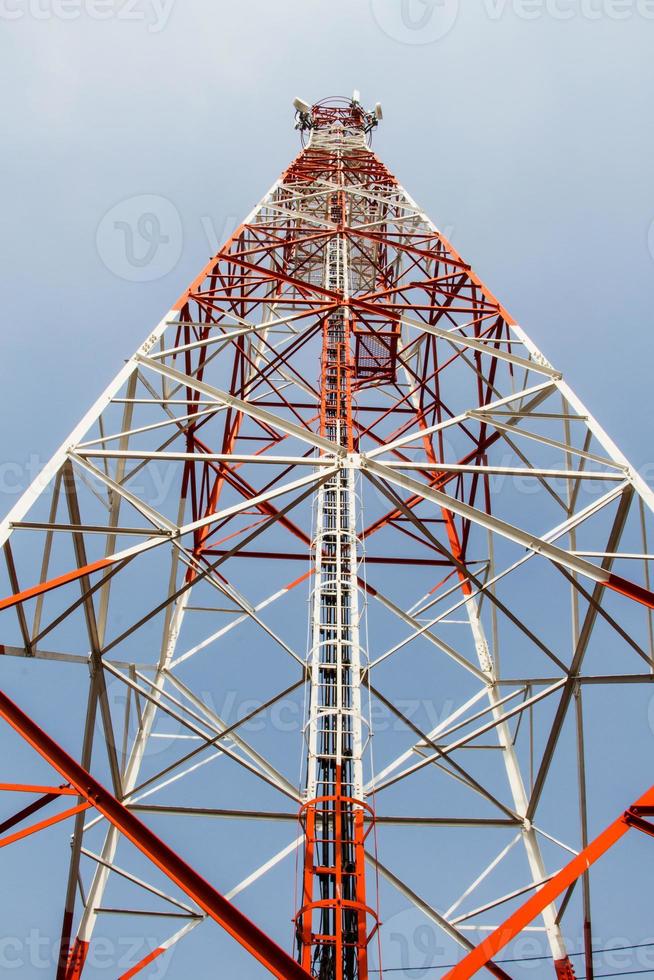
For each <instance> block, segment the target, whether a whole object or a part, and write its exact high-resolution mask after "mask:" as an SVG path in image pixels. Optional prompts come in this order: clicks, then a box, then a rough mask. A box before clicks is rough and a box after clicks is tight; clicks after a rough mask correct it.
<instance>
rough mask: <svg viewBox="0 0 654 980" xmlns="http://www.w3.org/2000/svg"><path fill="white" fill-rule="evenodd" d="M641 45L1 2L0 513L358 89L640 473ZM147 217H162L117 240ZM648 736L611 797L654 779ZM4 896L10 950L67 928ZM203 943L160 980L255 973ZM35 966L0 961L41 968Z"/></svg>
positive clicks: (585, 6) (644, 55) (218, 6)
mask: <svg viewBox="0 0 654 980" xmlns="http://www.w3.org/2000/svg"><path fill="white" fill-rule="evenodd" d="M653 39H654V4H652V3H648V2H647V0H633V2H631V0H578V2H577V0H543V2H542V3H540V2H539V0H507V2H501V0H482V2H468V3H466V4H465V5H464V3H463V0H460V3H457V2H456V0H442V2H441V3H438V2H434V3H426V2H423V0H407V2H406V3H401V2H399V0H349V2H346V0H330V2H322V0H321V2H316V0H309V2H304V3H302V2H298V0H285V2H280V3H271V2H265V0H247V2H242V3H239V4H228V3H225V2H220V0H216V2H213V3H211V2H209V0H152V2H150V0H139V2H137V3H131V2H130V3H127V4H126V3H120V2H118V0H116V2H113V0H105V2H104V3H101V2H98V0H96V2H93V0H79V2H78V0H59V2H57V0H0V85H1V88H0V91H1V92H2V96H1V98H2V120H3V129H4V137H5V139H4V152H3V153H2V156H1V157H0V179H1V182H2V187H3V189H4V194H3V211H2V222H1V223H0V237H1V238H2V254H3V263H2V267H1V268H0V276H1V277H2V280H3V282H2V285H3V296H4V331H3V350H4V356H3V362H2V364H3V371H2V379H3V384H2V388H1V394H0V398H1V399H2V415H1V418H2V421H1V427H2V428H1V439H2V442H1V443H0V447H1V448H0V509H2V511H3V512H4V511H6V510H8V509H9V507H10V506H11V505H12V504H13V502H14V501H15V499H16V494H17V492H18V491H19V489H21V488H22V487H24V486H25V485H26V484H27V483H28V482H29V479H30V478H31V476H33V475H34V471H35V469H37V468H38V467H39V465H40V463H42V462H44V461H45V460H46V459H47V458H48V456H49V454H50V453H51V452H52V451H53V450H54V449H55V448H56V446H58V445H59V443H60V442H61V440H62V438H63V437H64V435H65V434H66V432H67V431H68V430H69V429H71V428H72V426H73V424H74V423H75V421H76V420H77V419H78V417H79V416H80V415H81V414H82V411H83V410H84V409H85V407H86V406H87V405H88V404H89V403H90V402H91V400H92V399H93V398H94V397H95V395H96V394H97V393H98V391H99V390H100V389H101V388H102V387H103V386H104V385H105V384H106V383H107V382H108V381H109V379H110V378H111V377H112V376H113V374H114V373H115V372H116V370H117V369H118V367H119V366H120V365H121V364H122V362H123V359H124V358H125V357H126V356H128V354H129V353H131V351H132V350H133V349H134V348H135V347H136V346H137V345H138V344H139V343H140V342H141V341H142V339H143V338H144V337H145V336H146V335H147V333H148V332H149V330H150V328H151V327H152V326H153V325H154V324H155V323H156V322H157V321H158V320H159V318H160V316H161V315H162V314H163V313H164V312H165V311H166V310H167V309H169V307H170V305H171V303H172V301H173V300H174V299H175V298H176V297H177V296H178V295H179V293H180V292H181V290H182V288H183V287H184V285H185V284H186V283H187V282H188V281H189V280H190V279H191V278H193V276H194V275H195V273H196V272H197V270H198V268H199V267H200V266H201V264H203V263H204V262H205V261H206V259H207V258H208V256H209V254H210V253H211V252H212V251H213V250H215V247H216V245H217V244H219V243H220V242H221V241H222V239H223V238H224V237H225V235H226V234H227V233H228V232H229V231H231V229H232V228H233V226H234V225H235V224H236V223H237V222H238V221H239V220H240V219H241V218H242V217H243V216H244V215H245V214H246V213H247V212H248V211H249V210H250V208H251V207H252V206H253V204H254V203H255V202H256V201H257V200H258V199H259V198H260V197H261V196H262V194H263V193H264V192H265V190H266V189H267V188H268V186H269V185H270V184H271V183H272V181H273V180H274V179H275V178H276V176H277V175H278V173H279V172H280V171H281V170H282V168H283V167H284V166H285V165H286V164H287V163H288V161H289V160H290V158H291V156H292V155H294V154H295V152H296V150H297V146H298V139H297V134H296V133H295V132H294V131H293V119H292V110H291V101H292V98H293V97H294V96H295V95H301V96H302V97H304V98H306V99H307V100H309V101H313V100H315V99H319V98H322V97H324V96H327V95H333V94H349V93H350V92H351V91H352V89H353V88H358V89H360V90H361V93H362V98H363V101H364V102H366V103H368V104H370V103H373V102H375V101H377V100H380V101H381V102H382V104H383V107H384V115H385V118H384V122H383V124H382V125H381V126H380V128H379V131H378V132H377V133H376V134H375V148H376V150H377V151H378V152H379V153H380V155H381V156H382V157H383V158H384V160H385V162H386V163H387V164H388V166H389V167H390V168H391V170H393V171H394V172H395V173H396V174H397V175H398V177H399V178H400V180H401V181H402V183H403V184H404V185H405V186H406V187H407V189H408V190H409V192H410V193H411V194H412V195H413V196H414V197H415V198H416V199H417V200H418V201H419V202H420V203H421V204H422V205H423V206H424V208H425V209H426V210H427V211H428V213H429V214H430V215H431V216H432V217H433V219H434V220H435V221H436V223H437V224H438V225H439V227H441V228H442V229H443V230H444V231H445V232H446V234H447V235H448V237H450V238H451V240H452V241H453V242H454V244H455V246H456V247H457V249H458V250H459V251H460V252H461V253H462V254H463V255H464V257H465V258H466V259H467V260H468V261H470V262H471V263H472V264H473V265H474V267H475V269H476V270H477V272H478V273H479V274H480V275H481V276H482V277H483V278H484V279H485V280H486V282H487V283H488V284H489V285H490V288H491V289H492V290H493V292H494V293H495V294H496V295H497V296H498V297H500V298H501V299H502V301H503V302H504V303H505V305H506V306H507V307H508V309H509V310H510V311H511V312H512V313H513V314H514V315H515V316H516V317H517V318H518V320H519V322H520V323H521V324H522V325H523V326H524V327H525V328H526V329H527V331H528V332H529V333H530V334H531V336H532V337H533V339H534V340H535V342H536V343H537V344H538V346H539V347H540V348H541V349H542V350H543V351H544V352H545V354H546V355H547V357H548V358H549V359H550V361H552V362H553V363H554V364H556V365H557V366H559V367H561V368H563V369H564V370H565V372H566V375H567V378H568V380H569V381H570V382H571V384H572V385H573V387H574V388H575V389H576V390H577V392H578V393H579V395H580V396H581V398H582V399H583V400H584V401H585V402H586V404H587V405H588V406H589V408H590V410H591V411H592V412H593V413H594V414H595V415H596V416H597V417H598V418H599V419H600V420H601V421H602V423H603V424H604V426H605V427H606V429H607V430H608V432H609V433H610V435H611V436H612V437H614V438H615V439H616V441H617V442H618V444H619V445H620V446H621V448H622V449H623V451H624V452H625V453H626V455H627V456H628V457H630V458H631V460H632V462H633V463H634V464H635V465H636V466H637V467H639V468H640V469H641V471H642V472H643V474H644V476H645V477H646V478H647V479H648V480H649V482H650V483H652V482H654V455H653V454H652V448H651V446H652V440H651V431H652V413H651V408H650V404H651V401H650V390H651V365H652V357H653V354H654V350H653V346H654V345H653V340H652V329H651V308H652V304H651V282H652V278H653V276H654V230H652V229H653V225H652V222H653V221H654V191H653V190H652V177H651V174H652V160H653V158H654V130H653V128H652V126H651V95H652V88H653V82H654V62H653V60H652V57H651V51H652V42H653ZM146 205H147V206H146ZM144 211H147V212H148V213H150V212H152V213H154V214H155V215H156V217H157V220H158V222H159V223H158V225H152V224H151V223H150V224H147V223H146V224H144V225H141V226H135V227H133V229H132V231H131V232H129V230H128V229H129V226H130V224H131V223H133V222H134V221H136V219H137V218H138V216H139V215H141V214H142V213H143V212H144ZM115 220H119V221H121V220H122V221H124V222H126V226H127V230H126V238H125V242H126V243H127V241H128V235H132V236H133V238H132V239H131V246H132V261H129V257H128V256H126V254H122V255H121V254H120V252H119V251H118V252H117V251H116V249H115V243H114V244H112V242H111V241H109V240H108V238H107V235H106V228H107V227H108V223H110V222H113V221H115ZM139 236H140V237H139ZM161 236H163V238H164V239H166V240H165V241H161V240H160V238H161ZM153 242H156V243H158V245H160V246H161V247H160V248H157V249H156V250H155V251H156V255H155V254H153V256H152V257H151V261H148V254H149V249H150V246H151V245H152V244H153ZM9 679H10V682H11V684H12V685H13V687H14V689H15V690H16V691H18V690H19V689H20V684H19V682H20V676H19V675H18V673H14V674H12V675H11V676H10V678H9ZM43 697H44V694H43V691H38V690H37V691H32V692H30V695H29V698H30V703H31V704H32V705H33V706H34V708H35V710H36V708H37V707H38V703H39V699H41V698H43ZM643 710H645V711H646V708H644V709H643ZM613 724H615V722H613ZM629 724H633V725H634V727H633V738H634V741H635V740H637V739H638V737H639V733H640V729H638V727H637V726H636V724H635V723H634V722H633V720H630V722H629ZM629 730H631V729H629ZM62 734H63V735H68V736H69V737H70V738H71V739H72V737H73V736H72V732H66V727H65V724H63V723H62ZM593 734H594V736H596V737H597V739H598V742H600V741H601V740H605V741H606V753H607V757H609V753H610V744H611V743H610V739H609V734H608V732H607V729H606V728H605V727H603V726H602V724H601V722H600V720H596V723H595V727H594V728H593ZM6 744H7V746H8V747H9V746H11V750H12V752H15V753H16V756H15V760H19V759H20V758H22V756H21V755H20V753H21V749H20V748H19V747H18V746H17V744H16V743H15V742H13V741H11V740H9V739H7V742H6ZM642 745H643V749H642V751H641V750H638V751H636V752H635V753H634V758H633V759H632V761H631V762H630V763H629V766H627V767H626V768H625V775H624V791H625V793H628V792H631V789H632V788H635V789H636V790H638V789H639V788H640V787H641V786H643V787H644V785H645V784H646V783H647V781H648V778H649V772H648V768H649V759H650V758H651V748H652V743H651V734H650V741H649V742H644V743H642ZM616 761H618V760H616ZM599 796H600V797H601V806H602V810H603V811H604V810H606V812H607V814H612V813H613V812H614V811H617V810H619V809H620V808H621V807H622V806H623V805H624V804H625V803H626V802H627V800H626V799H624V798H622V797H619V798H618V797H617V796H616V798H615V799H613V798H609V799H605V798H604V797H603V796H602V794H601V793H600V794H599ZM61 839H62V842H64V844H63V845H62V848H63V850H62V867H63V861H64V860H65V853H64V851H65V834H64V835H63V836H62V838H61ZM271 840H272V839H271ZM272 843H273V847H274V845H275V843H276V840H275V841H272ZM45 846H46V845H45V844H41V843H40V842H39V844H38V847H39V848H45ZM279 846H281V839H280V845H279ZM649 846H650V845H648V844H647V842H645V843H644V844H642V845H639V849H638V848H637V849H636V850H632V851H631V852H629V853H630V857H629V859H628V866H627V867H628V870H629V871H631V870H632V869H636V868H637V866H638V864H639V861H640V860H642V859H643V858H644V857H645V856H646V855H649V859H650V860H651V850H649V851H648V849H647V848H648V847H649ZM269 849H270V848H269ZM36 853H38V850H37V852H36ZM42 853H45V850H43V852H42ZM7 860H8V861H10V862H12V863H10V864H9V865H8V868H9V871H10V873H13V875H14V878H15V876H16V875H17V874H18V871H17V869H18V867H19V864H18V858H14V857H13V855H12V856H11V857H10V858H8V859H7ZM231 860H232V858H231V856H229V855H228V856H226V861H227V864H228V865H229V864H230V863H231ZM610 860H613V859H612V858H611V859H610ZM13 862H15V863H13ZM12 869H13V871H12ZM34 870H35V872H37V868H36V867H35V869H34ZM227 876H228V875H227ZM33 887H34V883H33V882H28V881H26V882H24V883H22V882H21V883H20V893H21V894H22V893H23V889H24V894H25V896H29V894H30V889H32V888H33ZM43 887H44V888H46V886H45V885H44V886H43ZM46 890H48V891H49V883H48V886H47V889H46ZM53 894H57V892H56V889H55V888H54V887H53ZM19 904H20V903H12V905H15V908H12V909H9V908H8V909H7V910H6V911H7V913H9V912H11V922H12V926H11V928H13V929H14V933H13V934H12V935H15V936H20V937H21V940H20V941H21V942H24V941H26V940H25V937H27V936H28V935H29V930H30V928H31V927H32V925H33V923H34V922H36V923H38V925H39V928H41V929H42V930H43V933H44V935H47V934H48V929H50V930H51V931H54V930H55V929H56V924H55V919H56V917H52V918H50V919H49V918H48V917H47V915H46V913H45V912H44V913H43V915H41V913H40V912H36V911H34V913H33V915H31V916H30V914H28V912H27V911H26V910H25V908H26V907H25V906H23V911H22V912H19V911H17V907H18V905H19ZM2 906H3V899H2V898H1V897H0V908H2ZM393 911H397V913H398V914H400V915H401V914H402V913H401V909H399V908H398V910H393ZM48 914H49V913H48ZM258 914H259V919H260V921H262V922H265V919H266V909H265V908H261V909H258ZM203 928H204V927H203ZM413 928H414V926H413V924H411V923H409V925H401V930H404V931H405V932H406V930H407V929H408V930H409V931H411V930H412V929H413ZM646 928H647V922H646V918H644V919H643V922H642V924H641V923H639V924H638V926H634V934H633V936H631V937H630V938H632V939H633V941H634V942H636V941H644V936H645V933H644V930H646ZM636 933H637V935H636ZM613 935H615V933H614V934H613ZM603 938H605V939H610V938H611V936H609V935H608V933H606V932H605V933H604V934H603ZM200 948H201V949H204V950H205V951H206V949H207V948H211V947H210V946H209V947H207V946H204V947H202V946H201V947H200ZM215 948H217V949H219V950H220V955H221V956H222V957H224V959H222V960H221V964H222V968H221V969H219V970H218V972H217V973H214V971H213V969H209V968H206V967H204V968H202V967H200V966H199V965H198V964H199V962H206V960H205V961H200V960H198V959H194V957H195V956H196V955H199V954H195V953H194V952H192V951H189V952H188V953H187V952H186V950H185V949H182V947H180V953H179V958H178V959H173V960H172V965H171V966H170V968H169V972H168V973H167V974H166V975H167V976H169V977H172V978H177V977H182V976H184V975H186V974H185V971H188V970H195V971H199V972H196V973H195V975H197V976H200V977H204V976H207V977H208V976H213V975H220V976H225V977H231V976H239V977H241V976H242V977H246V978H250V977H258V976H260V975H262V974H261V972H260V971H258V969H257V968H256V967H252V966H250V964H249V961H248V960H247V959H245V958H244V957H243V956H242V954H240V952H239V951H237V950H235V949H234V948H233V946H232V944H229V943H226V942H222V941H220V942H219V944H218V945H217V946H216V947H215ZM577 948H578V947H577ZM189 949H190V947H189ZM30 963H31V965H29V966H24V967H23V968H22V972H21V970H19V971H17V972H15V975H17V976H21V977H25V978H27V980H32V978H36V977H42V976H47V975H49V973H48V970H47V968H46V967H41V966H36V965H34V963H33V962H32V961H30ZM635 967H636V964H635V963H632V964H630V968H632V969H633V968H635ZM202 969H206V972H204V973H203V972H201V971H202ZM602 972H604V971H602ZM606 972H609V970H608V968H607V971H606ZM7 975H10V974H9V973H7ZM109 975H111V974H110V973H108V972H107V970H106V969H104V968H102V967H101V966H98V967H97V970H96V971H95V973H92V974H91V976H92V977H94V976H98V977H106V976H109ZM158 975H161V974H158V973H156V972H153V973H152V976H158ZM418 975H419V974H418ZM532 975H534V976H538V975H539V974H538V973H537V972H536V973H534V974H532Z"/></svg>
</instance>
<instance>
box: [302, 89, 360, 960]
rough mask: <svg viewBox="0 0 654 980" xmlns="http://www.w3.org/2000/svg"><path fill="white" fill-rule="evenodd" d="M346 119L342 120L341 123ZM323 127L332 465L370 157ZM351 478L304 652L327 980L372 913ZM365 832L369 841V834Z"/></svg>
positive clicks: (314, 883)
mask: <svg viewBox="0 0 654 980" xmlns="http://www.w3.org/2000/svg"><path fill="white" fill-rule="evenodd" d="M343 117H344V118H343ZM321 121H322V120H321V118H320V114H319V113H316V112H315V110H314V117H313V122H314V125H315V126H316V128H315V129H314V130H313V132H312V135H311V141H310V144H309V152H310V151H311V150H316V151H321V152H324V153H326V154H328V155H329V157H330V158H331V159H330V163H331V166H330V170H331V174H332V181H333V185H334V189H333V192H332V193H331V194H330V195H329V197H328V202H327V215H326V217H327V219H328V221H329V222H330V223H331V224H332V225H333V226H334V228H335V233H334V235H333V237H331V238H330V240H329V242H328V246H327V249H326V257H325V266H324V286H325V287H326V288H327V289H329V290H330V291H332V292H335V293H337V294H338V295H339V296H340V297H342V299H343V305H342V306H339V307H338V308H337V309H335V310H334V312H333V313H331V314H330V315H329V316H327V317H325V320H324V322H323V327H322V352H321V365H320V366H321V383H320V394H321V407H320V431H321V435H322V436H324V437H325V438H327V439H328V440H329V441H330V442H332V443H333V444H334V455H340V456H341V457H343V456H346V455H347V454H350V453H352V452H354V450H355V438H354V431H353V420H352V378H353V374H354V361H353V354H352V344H351V319H350V311H349V309H348V306H347V303H348V299H349V291H350V290H349V268H348V242H347V239H346V236H345V234H344V228H345V226H346V224H347V220H346V218H347V214H346V212H347V207H348V204H347V200H346V194H345V190H344V156H345V155H346V154H347V151H348V149H350V150H353V149H354V150H360V149H362V148H365V145H366V144H365V129H364V125H365V117H364V115H363V114H362V113H358V112H357V111H356V106H353V107H350V108H348V110H347V113H343V116H342V117H341V118H339V117H338V116H337V117H336V118H330V117H327V118H326V119H325V120H324V125H323V126H321V125H320V122H321ZM355 474H356V470H355V468H354V467H352V466H347V465H344V466H343V467H342V468H341V469H340V470H339V471H338V473H336V474H335V475H334V476H333V477H332V478H331V479H330V480H329V481H328V482H326V483H324V484H322V485H321V487H320V489H319V491H318V494H317V506H316V517H315V535H314V541H313V548H314V588H313V597H312V604H311V617H312V618H311V628H310V636H311V645H310V651H309V671H310V702H309V719H308V758H307V781H306V790H305V799H306V802H305V803H304V806H303V808H302V820H303V823H304V827H305V834H306V842H305V861H304V875H303V903H302V909H301V911H300V913H299V915H298V920H297V923H298V929H297V935H298V944H299V957H300V961H301V963H302V965H303V966H304V967H305V969H307V970H309V971H311V972H312V973H313V975H314V976H316V977H319V978H321V980H332V978H333V980H354V978H359V980H366V978H367V977H368V959H367V942H368V929H367V909H366V895H365V854H364V839H365V836H366V834H367V833H368V832H369V830H370V826H371V820H370V819H369V820H367V821H365V820H364V814H368V816H369V817H372V812H371V811H370V808H369V807H368V806H367V805H366V804H364V802H363V761H362V752H363V733H362V728H363V725H362V715H361V646H360V638H359V623H360V609H359V591H358V572H359V563H360V556H359V553H358V539H357V493H356V484H355ZM366 823H367V825H368V826H367V830H366Z"/></svg>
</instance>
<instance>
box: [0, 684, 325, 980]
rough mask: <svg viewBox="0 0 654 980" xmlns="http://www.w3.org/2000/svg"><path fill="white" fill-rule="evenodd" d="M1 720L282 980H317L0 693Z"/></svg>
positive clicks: (87, 804) (87, 803) (88, 804)
mask: <svg viewBox="0 0 654 980" xmlns="http://www.w3.org/2000/svg"><path fill="white" fill-rule="evenodd" d="M0 717H2V718H4V719H5V721H6V722H7V723H8V724H9V725H11V727H12V728H13V729H14V731H16V732H17V733H18V734H19V735H20V736H21V737H22V738H24V739H25V741H26V742H28V744H29V745H31V746H32V748H33V749H35V751H36V752H38V754H39V755H40V756H42V758H43V759H45V760H46V761H47V762H48V763H49V764H50V765H51V766H52V767H53V769H56V770H57V772H59V773H60V774H61V775H62V776H63V777H64V779H66V780H67V781H68V782H69V783H70V785H71V786H72V787H73V788H74V789H75V790H76V791H77V793H78V794H79V796H80V797H82V799H84V800H85V801H86V803H84V804H80V805H81V806H83V807H84V808H86V807H88V806H93V807H95V809H96V810H97V811H98V813H101V814H102V815H103V816H104V817H105V818H106V819H107V820H108V821H109V822H110V823H111V824H113V825H114V827H116V828H117V829H118V830H119V831H120V833H121V834H123V836H124V837H126V838H127V839H128V840H129V841H131V843H132V844H134V846H135V847H137V848H138V849H139V850H140V851H141V853H142V854H144V855H145V856H146V857H147V858H148V859H149V860H150V861H152V863H153V864H154V865H155V866H156V867H158V868H159V869H160V870H161V871H162V872H163V873H164V874H165V875H166V876H167V877H168V878H169V879H170V880H171V881H173V882H174V883H175V884H176V885H177V886H178V887H179V888H181V890H182V891H183V892H184V893H185V894H186V895H188V896H189V898H191V899H192V900H193V901H194V902H196V903H197V905H199V907H200V908H201V909H202V910H203V911H204V912H205V913H206V914H207V915H209V916H210V917H211V918H212V919H213V920H214V921H215V922H217V923H218V925H220V926H222V927H223V929H225V930H226V931H227V932H228V933H229V934H230V935H231V936H232V937H233V938H234V939H236V941H237V942H239V943H240V944H241V946H243V947H244V948H245V949H246V950H247V951H248V952H249V953H251V954H252V956H254V957H255V959H257V960H258V961H259V962H260V963H261V964H262V965H263V966H264V967H265V968H266V969H267V970H269V971H270V973H272V974H273V976H276V977H279V978H280V980H307V978H308V977H309V978H310V977H311V974H310V973H307V972H306V971H305V970H304V969H303V968H302V967H301V966H300V964H299V963H296V961H295V960H294V959H293V958H292V957H291V956H289V954H288V953H287V952H286V951H285V950H283V949H282V948H281V946H278V945H277V943H276V942H275V941H274V940H273V939H271V938H270V936H268V935H267V934H266V933H265V932H263V931H262V930H261V929H259V927H258V926H256V925H255V924H254V923H253V922H250V920H249V919H248V918H247V916H245V915H244V914H243V913H242V912H241V911H240V910H239V909H237V908H236V906H235V905H232V903H231V902H230V901H229V900H228V899H226V898H225V897H224V896H223V895H221V894H220V892H218V891H216V889H215V888H214V887H213V886H212V885H210V884H209V882H207V881H205V880H204V878H202V877H201V876H200V875H199V874H198V873H197V871H195V870H194V869H193V868H191V867H190V865H188V864H187V863H186V862H185V861H184V860H183V859H182V858H181V857H179V855H177V854H176V853H175V852H174V851H173V850H172V849H171V848H170V847H168V845H167V844H165V843H164V842H163V841H162V840H160V839H159V838H158V837H157V836H156V834H153V832H152V831H151V830H150V829H149V828H148V827H146V825H145V824H144V823H142V822H141V821H140V820H139V819H138V817H136V816H135V815H134V814H133V813H131V811H130V810H128V809H127V808H126V807H125V806H123V804H122V803H120V802H119V801H118V800H117V799H116V798H115V797H114V796H113V795H112V794H111V793H110V792H109V790H107V789H105V787H104V786H103V785H102V784H101V783H99V782H98V781H97V780H96V779H94V778H93V776H91V774H90V773H89V772H87V771H86V769H84V768H83V766H80V765H79V763H78V762H76V761H75V760H74V759H73V758H72V757H71V756H69V755H68V753H67V752H65V751H64V749H62V748H61V746H60V745H58V744H57V742H55V741H54V739H52V738H50V736H49V735H47V734H46V733H45V732H44V731H43V730H42V729H41V728H39V726H38V725H37V724H36V722H34V721H33V720H32V719H31V718H30V717H29V715H26V714H25V712H24V711H22V710H21V709H20V708H19V707H18V705H16V704H15V703H14V702H13V701H12V700H11V699H10V698H8V697H7V695H6V694H5V693H4V692H3V691H0Z"/></svg>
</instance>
